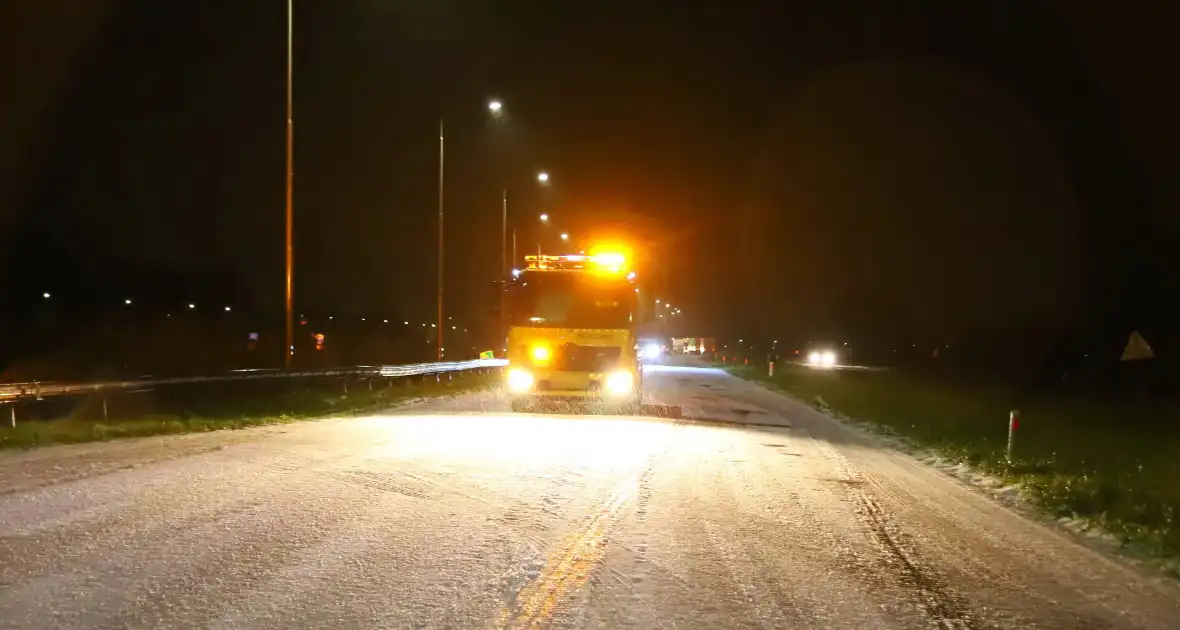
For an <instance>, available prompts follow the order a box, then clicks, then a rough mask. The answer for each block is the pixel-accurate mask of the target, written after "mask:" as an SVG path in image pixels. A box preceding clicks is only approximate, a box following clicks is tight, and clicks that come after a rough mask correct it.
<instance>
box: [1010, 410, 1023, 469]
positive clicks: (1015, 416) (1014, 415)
mask: <svg viewBox="0 0 1180 630" xmlns="http://www.w3.org/2000/svg"><path fill="white" fill-rule="evenodd" d="M1019 427H1020V411H1019V410H1017V409H1013V410H1012V411H1009V412H1008V463H1009V464H1010V463H1012V449H1013V447H1014V446H1015V443H1016V429H1017V428H1019Z"/></svg>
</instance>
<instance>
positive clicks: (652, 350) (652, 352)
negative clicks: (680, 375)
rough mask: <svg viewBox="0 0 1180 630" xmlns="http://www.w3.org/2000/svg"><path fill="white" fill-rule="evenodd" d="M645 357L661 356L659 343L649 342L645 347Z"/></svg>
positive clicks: (656, 357)
mask: <svg viewBox="0 0 1180 630" xmlns="http://www.w3.org/2000/svg"><path fill="white" fill-rule="evenodd" d="M643 358H645V359H658V358H660V346H659V344H654V343H649V344H647V345H646V346H644V347H643Z"/></svg>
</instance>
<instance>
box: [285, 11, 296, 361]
mask: <svg viewBox="0 0 1180 630" xmlns="http://www.w3.org/2000/svg"><path fill="white" fill-rule="evenodd" d="M294 34H295V6H294V0H287V294H286V306H287V308H286V310H287V322H286V328H287V334H286V339H287V343H286V346H285V347H284V349H283V365H284V367H288V368H289V367H291V354H292V346H294V345H295V321H294V319H295V316H294V312H295V301H294V295H293V279H294V275H295V244H294V238H295V229H294V219H295V118H294V112H293V111H292V110H293V105H294V98H293V96H292V85H291V84H292V79H293V76H294V72H293V67H294V59H293V56H294V50H293V48H294V47H293V45H292V43H293V39H294Z"/></svg>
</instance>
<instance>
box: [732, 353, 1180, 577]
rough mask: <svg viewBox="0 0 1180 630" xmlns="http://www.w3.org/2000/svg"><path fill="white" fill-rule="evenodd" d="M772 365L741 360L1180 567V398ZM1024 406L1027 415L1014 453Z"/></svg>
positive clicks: (825, 405)
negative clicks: (1152, 401) (1038, 392)
mask: <svg viewBox="0 0 1180 630" xmlns="http://www.w3.org/2000/svg"><path fill="white" fill-rule="evenodd" d="M763 369H764V368H757V369H756V368H753V367H751V368H736V369H733V372H734V373H735V374H737V375H739V376H742V377H744V378H747V379H750V380H755V381H759V382H763V383H766V384H769V385H772V386H773V387H776V388H778V389H781V390H783V391H785V392H787V393H789V394H791V395H792V396H794V397H796V398H798V399H800V400H802V401H805V402H808V403H809V404H812V405H814V406H816V407H819V408H821V409H823V410H826V411H832V412H836V413H837V414H839V415H841V416H844V417H846V418H848V419H851V420H854V421H856V422H857V423H858V424H862V425H867V426H868V427H869V428H870V430H872V431H873V432H874V433H877V434H879V435H885V436H891V437H894V438H898V439H899V442H904V443H908V444H909V445H912V446H916V447H918V448H921V449H925V450H926V451H928V452H930V453H933V454H934V456H935V457H936V458H938V459H939V460H941V463H942V464H943V466H941V467H944V468H946V467H952V468H953V467H961V468H962V470H961V471H959V472H960V473H962V474H959V473H956V474H959V476H962V475H963V474H982V475H985V476H987V477H990V478H991V479H993V480H996V481H994V482H993V481H987V480H983V483H986V484H990V485H996V486H1000V487H998V488H996V489H997V491H1002V493H1007V494H1015V493H1017V492H1018V493H1019V494H1020V496H1021V497H1022V498H1023V499H1025V500H1027V501H1028V502H1030V503H1032V504H1033V505H1035V506H1036V507H1038V508H1039V509H1040V510H1042V511H1044V512H1046V513H1047V514H1049V515H1050V516H1052V517H1053V518H1055V519H1057V520H1058V522H1060V523H1062V524H1063V525H1065V526H1067V527H1069V528H1071V529H1073V530H1075V531H1079V532H1084V533H1087V534H1089V535H1092V536H1097V537H1107V538H1111V539H1113V540H1115V541H1117V543H1118V544H1119V545H1120V546H1122V547H1123V548H1124V550H1126V551H1129V552H1132V554H1133V555H1136V556H1139V557H1146V558H1154V559H1156V560H1160V561H1162V565H1163V567H1164V568H1165V569H1166V570H1167V571H1169V572H1170V573H1171V574H1172V575H1173V576H1174V577H1180V520H1178V518H1180V423H1177V420H1180V413H1178V412H1180V408H1177V407H1175V406H1153V407H1144V406H1140V405H1134V404H1129V403H1116V402H1109V401H1093V400H1067V399H1062V398H1052V399H1050V398H1029V397H1021V396H1018V395H1017V394H1016V392H1013V391H1010V390H1005V389H1002V388H984V387H974V388H973V387H969V386H965V385H961V384H950V383H943V382H934V381H930V380H923V379H919V378H917V377H914V376H908V375H905V374H902V373H896V372H855V371H832V370H811V369H807V368H803V367H797V366H788V367H787V369H780V370H778V371H777V373H776V374H775V377H774V378H773V379H771V378H769V377H768V376H767V375H766V373H765V372H764V371H763ZM1014 408H1017V409H1020V412H1021V415H1020V426H1019V429H1018V432H1017V435H1016V443H1015V451H1014V457H1013V461H1012V462H1009V461H1008V460H1007V458H1006V456H1005V451H1006V446H1007V439H1008V412H1009V411H1010V410H1011V409H1014ZM932 463H934V462H932ZM968 471H970V472H968ZM952 472H953V471H952Z"/></svg>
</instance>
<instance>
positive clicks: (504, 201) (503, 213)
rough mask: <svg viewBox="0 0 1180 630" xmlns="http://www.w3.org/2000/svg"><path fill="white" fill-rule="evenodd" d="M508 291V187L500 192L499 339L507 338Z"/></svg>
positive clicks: (501, 341)
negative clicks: (505, 304)
mask: <svg viewBox="0 0 1180 630" xmlns="http://www.w3.org/2000/svg"><path fill="white" fill-rule="evenodd" d="M507 292H508V189H507V188H505V189H503V191H501V193H500V330H499V334H500V341H499V343H501V344H503V343H505V342H506V340H507V339H508V328H507V322H508V320H507V315H506V314H505V312H504V297H505V294H506V293H507Z"/></svg>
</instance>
